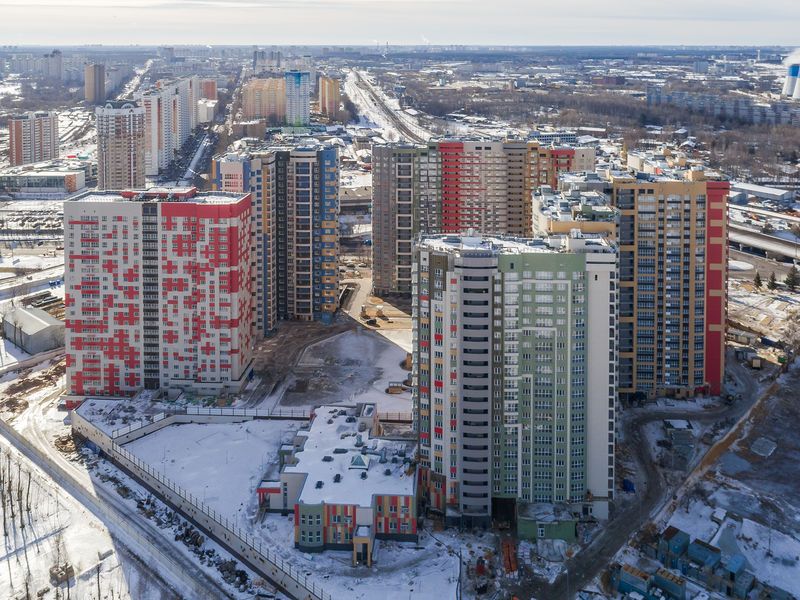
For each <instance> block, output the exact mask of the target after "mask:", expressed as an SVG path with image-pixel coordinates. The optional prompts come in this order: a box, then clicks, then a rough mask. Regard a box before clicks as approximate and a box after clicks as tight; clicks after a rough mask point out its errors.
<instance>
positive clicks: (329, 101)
mask: <svg viewBox="0 0 800 600" xmlns="http://www.w3.org/2000/svg"><path fill="white" fill-rule="evenodd" d="M341 102H342V93H341V90H340V81H339V80H338V79H334V78H333V77H325V76H324V75H323V76H320V78H319V112H320V113H321V114H323V115H325V116H326V117H329V118H330V119H334V120H335V119H338V118H339V112H340V110H339V105H340V104H341Z"/></svg>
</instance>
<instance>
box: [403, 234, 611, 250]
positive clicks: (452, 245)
mask: <svg viewBox="0 0 800 600" xmlns="http://www.w3.org/2000/svg"><path fill="white" fill-rule="evenodd" d="M568 237H569V236H566V235H560V236H551V237H548V238H544V237H536V238H513V237H494V236H469V235H447V234H443V235H432V236H425V237H423V238H422V239H421V240H420V241H419V246H420V247H421V248H426V249H429V250H436V251H439V252H449V253H452V254H461V253H462V252H466V251H472V250H474V251H479V250H485V251H487V252H491V253H492V254H499V255H502V254H515V255H518V254H560V253H563V252H570V250H569V249H568V243H567V242H568ZM581 237H582V238H583V239H585V240H586V241H587V245H589V246H597V248H596V249H597V251H601V250H602V249H606V250H610V249H611V246H610V244H609V243H608V241H607V240H606V239H605V238H602V237H599V236H598V237H594V236H591V235H588V234H585V235H583V236H581ZM576 239H577V238H576Z"/></svg>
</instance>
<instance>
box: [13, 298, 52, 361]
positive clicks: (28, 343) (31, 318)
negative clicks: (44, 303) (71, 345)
mask: <svg viewBox="0 0 800 600" xmlns="http://www.w3.org/2000/svg"><path fill="white" fill-rule="evenodd" d="M3 335H4V337H5V338H6V339H7V340H8V341H10V342H11V343H12V344H14V345H15V346H16V347H17V348H21V349H22V350H24V351H25V352H27V353H28V354H39V353H40V352H47V351H48V350H55V349H56V348H62V347H63V346H64V322H63V321H60V320H58V319H56V318H55V317H54V316H52V315H51V314H50V313H48V312H46V311H44V310H42V309H41V308H35V307H33V306H28V307H23V306H18V307H16V308H13V309H11V310H10V311H9V312H7V313H6V314H4V315H3Z"/></svg>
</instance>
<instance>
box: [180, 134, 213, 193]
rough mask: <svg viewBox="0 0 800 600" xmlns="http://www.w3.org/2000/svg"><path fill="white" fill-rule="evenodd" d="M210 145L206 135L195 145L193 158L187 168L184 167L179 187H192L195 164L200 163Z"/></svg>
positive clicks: (195, 173) (195, 172)
mask: <svg viewBox="0 0 800 600" xmlns="http://www.w3.org/2000/svg"><path fill="white" fill-rule="evenodd" d="M210 144H211V140H210V138H209V137H208V134H207V133H206V134H205V135H204V136H203V139H202V140H201V141H200V143H199V144H197V150H195V152H194V156H193V157H192V161H191V162H190V163H189V166H188V167H186V172H185V173H184V174H183V179H181V185H192V182H193V181H194V178H195V176H197V171H195V169H196V168H197V163H198V162H200V159H201V158H202V157H203V154H204V153H205V152H207V151H208V146H209V145H210Z"/></svg>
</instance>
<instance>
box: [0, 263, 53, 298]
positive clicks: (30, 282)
mask: <svg viewBox="0 0 800 600" xmlns="http://www.w3.org/2000/svg"><path fill="white" fill-rule="evenodd" d="M28 277H30V276H29V275H20V276H19V277H15V278H14V279H13V280H12V279H6V280H5V281H3V283H2V287H0V300H8V299H9V298H14V297H15V296H27V295H29V294H33V293H36V292H40V291H42V290H46V289H50V284H49V283H48V282H49V281H52V280H54V279H62V280H63V279H64V265H55V266H53V267H48V268H46V269H42V270H41V271H39V272H38V273H36V274H35V275H33V279H28Z"/></svg>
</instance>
